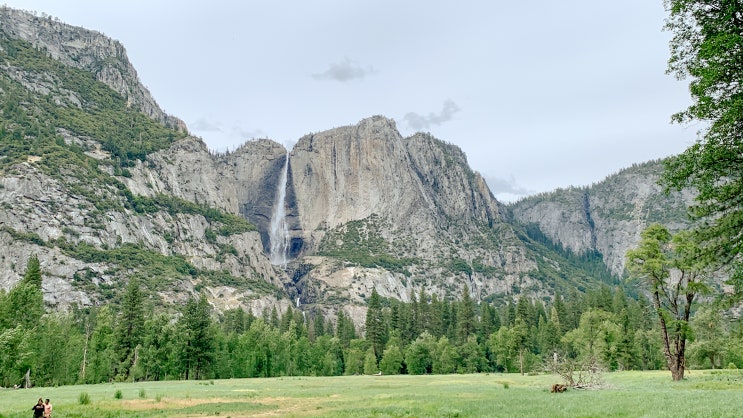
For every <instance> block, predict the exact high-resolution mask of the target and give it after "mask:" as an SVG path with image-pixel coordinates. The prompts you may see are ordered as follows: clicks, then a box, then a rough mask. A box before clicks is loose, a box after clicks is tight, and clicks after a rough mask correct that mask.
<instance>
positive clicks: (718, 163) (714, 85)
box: [662, 0, 743, 296]
mask: <svg viewBox="0 0 743 418" xmlns="http://www.w3.org/2000/svg"><path fill="white" fill-rule="evenodd" d="M665 6H666V9H667V11H668V12H669V18H668V20H667V22H666V29H667V30H670V31H671V32H672V33H673V38H672V39H671V42H670V48H671V58H670V60H669V66H668V72H669V73H671V74H674V75H675V76H676V77H677V78H679V79H689V80H690V84H689V85H690V92H691V96H692V101H693V103H692V105H691V106H689V108H687V109H686V110H684V111H682V112H679V113H677V114H676V115H674V116H673V120H674V121H675V122H679V123H689V122H702V126H703V128H702V130H701V131H700V138H699V140H698V141H697V142H696V143H695V144H694V145H692V146H691V147H689V148H688V149H687V150H686V151H684V152H683V153H682V154H680V155H678V156H676V157H674V158H671V159H669V160H668V161H667V162H666V172H665V174H664V176H663V179H662V182H663V184H664V185H665V187H666V188H667V189H668V190H671V189H682V188H685V187H692V188H694V189H696V191H697V192H698V195H697V198H696V202H695V204H694V205H693V206H692V207H691V208H690V213H691V215H692V217H693V218H696V219H698V220H701V222H699V223H698V226H697V228H696V230H695V239H696V240H697V241H698V242H699V243H700V246H701V248H702V250H703V252H702V254H700V257H703V260H704V261H705V262H706V263H707V264H710V265H714V266H718V267H725V268H730V272H731V283H732V284H734V285H735V290H736V294H737V295H738V296H743V140H742V138H743V1H741V0H665Z"/></svg>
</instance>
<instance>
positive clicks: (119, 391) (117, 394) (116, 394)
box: [114, 389, 122, 399]
mask: <svg viewBox="0 0 743 418" xmlns="http://www.w3.org/2000/svg"><path fill="white" fill-rule="evenodd" d="M114 398H115V399H121V398H122V395H121V389H119V390H117V391H116V393H114Z"/></svg>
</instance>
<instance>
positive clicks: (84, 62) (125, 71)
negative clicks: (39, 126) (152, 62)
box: [0, 6, 186, 131]
mask: <svg viewBox="0 0 743 418" xmlns="http://www.w3.org/2000/svg"><path fill="white" fill-rule="evenodd" d="M0 27H2V30H3V31H4V32H5V33H7V34H8V35H10V36H11V37H14V38H18V39H22V40H24V41H27V42H29V43H31V44H32V45H33V46H35V47H37V48H41V49H43V50H44V51H45V52H47V53H48V54H49V55H50V56H51V57H52V58H54V59H55V60H58V61H60V62H62V63H64V64H65V65H68V66H71V67H75V68H80V69H83V70H86V71H89V72H91V73H93V75H94V76H95V78H96V79H97V80H98V81H101V82H103V83H105V84H106V85H108V86H109V87H111V88H112V89H113V90H114V91H116V92H117V93H119V94H121V95H122V96H123V97H124V98H125V99H126V100H127V104H128V105H129V106H133V107H135V108H137V109H139V110H140V111H142V112H143V113H145V114H146V115H148V116H150V117H151V118H153V119H155V120H157V121H159V122H161V123H163V124H164V125H165V126H168V127H169V128H173V129H176V130H182V131H185V130H186V124H185V123H183V121H181V120H180V119H178V118H176V117H174V116H171V115H167V114H165V112H163V111H162V110H161V109H160V107H159V106H158V105H157V103H156V102H155V99H153V98H152V95H151V94H150V92H149V91H148V90H147V88H145V87H144V86H143V85H142V83H140V82H139V78H138V77H137V71H136V70H135V69H134V66H132V64H131V63H130V62H129V59H128V58H127V55H126V50H125V49H124V46H123V45H121V43H119V42H118V41H115V40H113V39H111V38H108V37H106V36H104V35H103V34H101V33H99V32H96V31H92V30H87V29H83V28H79V27H75V26H70V25H67V24H65V23H62V22H59V21H58V20H56V19H55V18H52V17H51V16H42V17H39V16H36V15H35V14H32V13H28V12H25V11H21V10H15V9H11V8H9V7H7V6H0ZM27 82H28V85H29V86H30V87H33V86H34V85H36V87H37V88H38V87H39V86H40V85H39V83H38V82H34V81H31V80H27ZM40 87H41V88H43V87H44V86H43V85H41V86H40Z"/></svg>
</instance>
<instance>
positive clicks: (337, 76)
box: [312, 57, 375, 83]
mask: <svg viewBox="0 0 743 418" xmlns="http://www.w3.org/2000/svg"><path fill="white" fill-rule="evenodd" d="M374 72H375V71H374V68H373V67H371V66H369V67H366V68H364V67H361V66H360V65H358V64H357V63H355V62H353V61H351V60H350V59H348V58H347V57H346V58H344V59H343V61H341V62H339V63H335V64H330V66H329V67H328V69H327V70H325V71H323V72H322V73H317V74H312V78H314V79H315V80H334V81H340V82H342V83H343V82H346V81H351V80H357V79H363V78H364V77H366V76H367V75H370V74H374Z"/></svg>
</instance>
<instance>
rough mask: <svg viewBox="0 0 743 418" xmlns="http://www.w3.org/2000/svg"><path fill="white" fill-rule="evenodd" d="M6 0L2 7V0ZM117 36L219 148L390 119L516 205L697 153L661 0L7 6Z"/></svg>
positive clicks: (167, 100) (109, 1)
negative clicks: (677, 118) (671, 67)
mask: <svg viewBox="0 0 743 418" xmlns="http://www.w3.org/2000/svg"><path fill="white" fill-rule="evenodd" d="M0 1H2V0H0ZM4 3H5V4H6V5H7V6H9V7H14V8H19V9H24V10H30V11H36V12H37V14H39V15H40V14H41V13H46V14H48V15H51V16H54V17H57V18H59V19H60V20H61V21H63V22H65V23H69V24H72V25H75V26H83V27H85V28H87V29H92V30H97V31H99V32H102V33H104V34H106V35H107V36H110V37H112V38H114V39H117V40H119V41H120V42H121V43H122V44H123V45H124V47H125V48H126V50H127V54H128V56H129V59H130V61H131V62H132V63H133V65H134V67H135V68H136V69H137V73H138V75H139V78H140V80H141V81H142V83H143V84H144V85H145V86H146V87H147V88H148V89H149V90H150V92H151V93H152V95H153V97H154V98H155V100H156V101H157V102H158V104H159V105H160V107H161V108H162V109H163V110H165V111H166V112H167V113H170V114H172V115H175V116H177V117H179V118H181V119H182V120H183V121H185V122H186V124H187V125H188V127H189V130H190V132H191V133H192V134H194V135H196V136H199V137H201V138H202V139H203V140H204V141H205V142H206V143H207V145H208V146H209V147H210V148H211V149H213V150H215V151H225V150H233V149H235V148H237V147H238V146H239V145H240V144H242V143H244V142H246V141H248V140H250V139H254V138H270V139H273V140H275V141H277V142H280V143H283V144H285V146H287V147H291V145H292V144H294V143H295V142H296V141H297V140H298V139H299V138H300V137H302V136H304V135H305V134H309V133H314V132H319V131H324V130H327V129H331V128H335V127H339V126H346V125H353V124H356V123H357V122H359V121H360V120H362V119H364V118H367V117H370V116H373V115H384V116H386V117H389V118H392V119H394V120H395V121H396V124H397V127H398V130H399V131H400V133H401V134H402V135H403V136H408V135H412V134H413V133H415V132H417V131H424V132H429V133H431V134H432V135H433V136H435V137H436V138H438V139H441V140H444V141H446V142H449V143H453V144H455V145H457V146H459V147H460V148H461V149H462V150H463V151H464V152H465V153H466V155H467V159H468V161H469V164H470V166H471V167H472V168H473V169H474V170H476V171H478V172H480V174H482V176H483V177H484V178H485V179H486V180H487V182H488V185H489V186H490V188H491V191H492V192H493V194H494V195H495V196H496V198H498V199H499V200H501V201H503V202H511V201H514V200H516V199H518V198H520V197H522V196H526V195H531V194H535V193H540V192H546V191H551V190H554V189H557V188H565V187H569V186H586V185H590V184H593V183H595V182H599V181H601V180H603V179H604V178H605V177H606V176H608V175H610V174H613V173H616V172H617V171H619V170H621V169H622V168H626V167H629V166H631V165H632V164H633V163H641V162H644V161H648V160H652V159H657V158H663V157H667V156H670V155H673V154H677V153H679V152H681V151H683V150H684V149H685V148H686V147H688V146H689V145H691V144H692V143H694V141H695V140H696V138H697V131H698V130H699V127H698V126H693V125H691V126H686V125H678V124H671V123H670V117H671V115H672V114H673V113H676V112H679V111H681V110H684V109H685V108H687V107H688V106H689V105H690V104H691V99H690V96H689V93H688V80H681V81H679V80H676V79H675V78H674V77H673V76H671V75H667V74H666V73H665V71H666V67H667V61H668V57H669V49H668V41H669V39H670V37H671V34H670V33H669V32H665V31H663V24H664V20H665V18H666V12H665V10H664V8H663V1H662V0H622V1H596V0H561V1H554V0H536V1H530V2H521V1H513V0H511V1H503V0H491V1H487V0H480V1H471V0H457V1H456V2H455V1H437V0H427V1H419V0H410V1H401V0H397V1H388V0H375V1H361V0H359V1H348V0H317V1H311V0H296V1H286V0H274V1H265V0H263V1H253V0H244V1H238V0H234V1H228V0H210V1H202V0H185V1H180V2H175V1H162V0H149V1H142V0H125V1H119V0H106V1H101V0H5V2H4Z"/></svg>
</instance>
